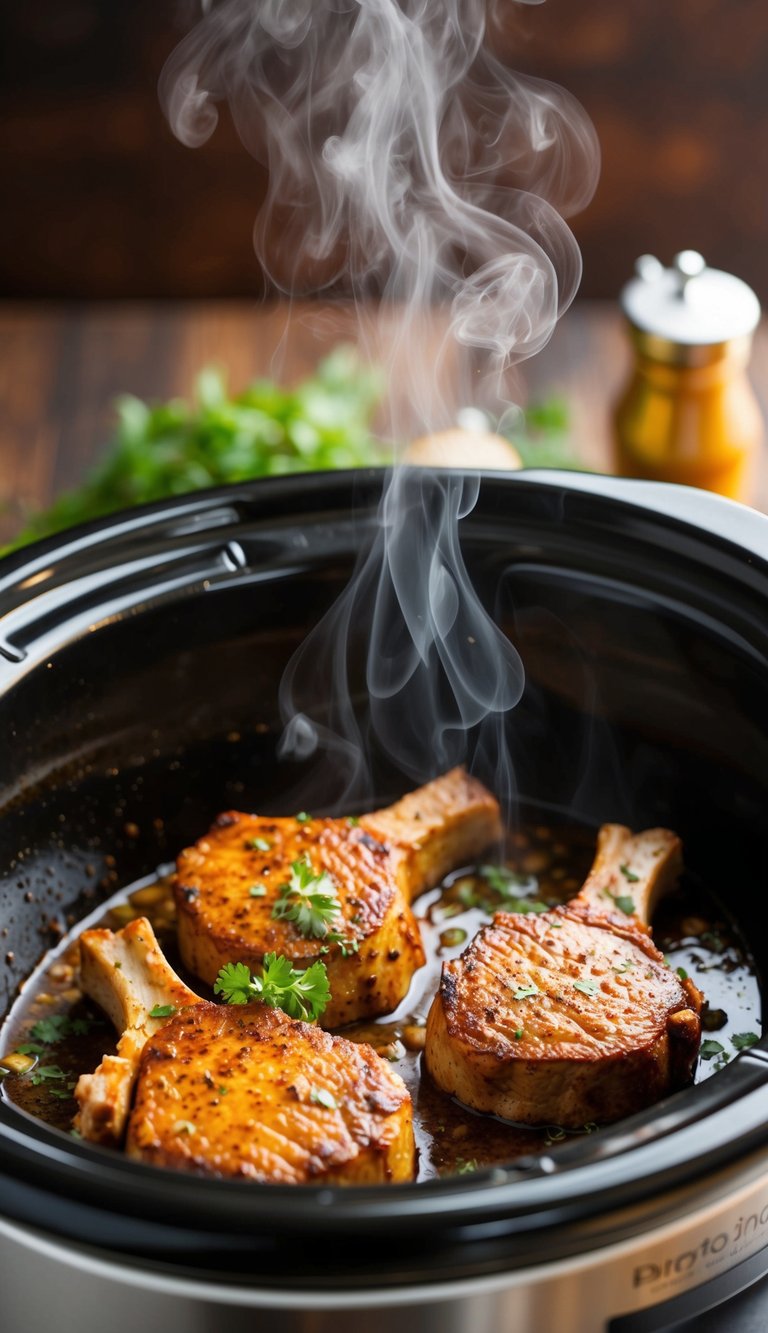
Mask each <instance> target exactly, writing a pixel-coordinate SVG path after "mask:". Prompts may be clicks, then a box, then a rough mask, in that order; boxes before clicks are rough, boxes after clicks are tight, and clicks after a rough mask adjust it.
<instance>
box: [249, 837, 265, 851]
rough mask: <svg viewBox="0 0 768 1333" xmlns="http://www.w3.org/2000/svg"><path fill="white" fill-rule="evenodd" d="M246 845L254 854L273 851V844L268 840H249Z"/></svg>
mask: <svg viewBox="0 0 768 1333" xmlns="http://www.w3.org/2000/svg"><path fill="white" fill-rule="evenodd" d="M245 845H246V847H247V848H248V850H249V851H252V852H271V851H272V843H271V842H269V841H268V839H267V838H249V839H248V841H247V843H246V844H245Z"/></svg>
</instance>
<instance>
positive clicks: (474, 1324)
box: [0, 1152, 768, 1333]
mask: <svg viewBox="0 0 768 1333" xmlns="http://www.w3.org/2000/svg"><path fill="white" fill-rule="evenodd" d="M667 1204H668V1215H669V1220H668V1221H667V1222H666V1223H665V1224H664V1225H663V1226H660V1227H657V1228H655V1229H654V1230H653V1231H652V1232H651V1233H649V1234H647V1235H639V1236H633V1237H632V1238H631V1239H630V1240H626V1241H624V1242H622V1243H621V1244H617V1245H613V1246H607V1247H604V1248H602V1249H598V1250H593V1251H591V1252H590V1251H588V1252H586V1253H584V1254H580V1255H576V1256H572V1257H571V1258H569V1259H568V1260H566V1261H564V1262H562V1263H549V1264H546V1263H545V1264H541V1265H538V1266H536V1267H535V1268H529V1269H526V1270H521V1271H518V1272H515V1273H510V1274H508V1275H506V1276H497V1277H493V1278H485V1279H481V1280H475V1281H470V1282H457V1283H440V1284H435V1285H434V1286H431V1285H429V1284H424V1285H422V1286H420V1287H418V1288H408V1287H381V1288H378V1289H373V1288H372V1289H371V1290H370V1291H368V1292H366V1293H365V1295H364V1296H363V1295H361V1294H360V1293H345V1292H329V1291H270V1290H265V1289H261V1290H259V1289H258V1288H249V1287H244V1286H236V1285H228V1284H227V1283H225V1282H222V1283H221V1284H219V1283H216V1284H214V1283H212V1282H199V1281H196V1280H195V1279H194V1277H193V1276H192V1275H185V1276H183V1277H180V1276H175V1275H171V1274H169V1273H166V1272H163V1271H162V1270H161V1269H160V1268H159V1267H158V1269H157V1270H156V1271H153V1270H152V1269H151V1268H150V1269H148V1268H147V1267H146V1266H145V1265H142V1266H140V1267H139V1266H131V1265H130V1264H127V1263H126V1262H125V1261H124V1260H123V1259H121V1258H120V1257H119V1256H117V1255H109V1254H106V1253H98V1252H96V1251H95V1250H92V1249H87V1248H85V1247H82V1246H75V1245H66V1244H62V1243H61V1242H60V1241H57V1240H56V1239H52V1238H50V1237H47V1236H46V1235H45V1234H44V1233H42V1232H36V1231H34V1230H31V1229H30V1228H27V1227H19V1226H17V1225H14V1224H13V1223H8V1222H4V1221H3V1220H2V1219H0V1255H1V1256H2V1267H1V1268H0V1274H1V1278H0V1291H2V1313H3V1325H2V1326H3V1328H4V1329H5V1330H7V1331H8V1333H21V1330H29V1329H32V1330H34V1329H37V1328H44V1327H48V1326H50V1321H51V1313H52V1308H53V1306H52V1298H53V1297H54V1294H55V1308H56V1309H59V1310H65V1311H66V1317H67V1325H66V1326H67V1328H72V1329H75V1328H76V1329H77V1330H78V1333H103V1329H104V1326H105V1323H106V1325H107V1326H108V1327H109V1329H110V1333H137V1329H142V1328H144V1329H150V1330H152V1329H155V1328H157V1329H161V1328H168V1329H173V1333H220V1331H221V1330H222V1329H223V1328H226V1330H227V1333H241V1331H242V1333H245V1330H256V1329H264V1330H265V1331H266V1330H269V1333H360V1329H361V1327H362V1328H364V1329H365V1333H392V1330H393V1329H397V1331H398V1333H432V1330H434V1333H545V1330H547V1331H548V1330H552V1331H553V1333H554V1330H557V1333H634V1330H637V1333H652V1330H653V1331H655V1330H662V1329H665V1328H667V1327H669V1325H670V1324H671V1323H672V1322H677V1321H678V1320H680V1319H683V1318H691V1317H693V1316H695V1315H697V1314H700V1313H702V1312H703V1311H705V1310H707V1309H710V1308H711V1307H712V1306H714V1305H717V1304H718V1303H719V1302H720V1301H722V1300H724V1299H727V1297H728V1296H729V1295H732V1294H735V1293H736V1292H737V1291H739V1290H741V1289H742V1288H743V1287H744V1286H746V1285H747V1284H748V1283H750V1282H752V1281H755V1280H756V1279H757V1278H758V1277H760V1276H762V1275H763V1274H764V1273H766V1272H768V1166H767V1165H766V1160H765V1154H764V1153H763V1152H759V1153H755V1154H753V1155H752V1157H751V1158H750V1159H749V1160H748V1161H747V1162H743V1163H741V1164H740V1165H739V1167H738V1168H737V1169H731V1170H727V1171H723V1172H721V1173H720V1174H719V1176H717V1177H715V1178H713V1179H711V1180H710V1181H708V1182H707V1185H706V1188H705V1189H704V1190H702V1191H701V1193H700V1197H699V1198H698V1199H697V1200H696V1201H695V1203H694V1202H693V1201H692V1200H691V1198H690V1196H689V1193H688V1192H687V1191H680V1192H679V1193H678V1194H676V1195H673V1196H671V1197H670V1198H669V1200H668V1201H667ZM626 1225H627V1218H626V1216H624V1217H622V1218H620V1219H617V1226H618V1227H619V1228H621V1227H625V1226H626ZM584 1243H585V1246H586V1245H588V1244H589V1231H588V1228H585V1235H584ZM298 1244H299V1245H300V1242H298ZM761 1252H762V1253H761ZM756 1257H757V1262H754V1260H755V1258H756ZM750 1259H752V1260H753V1262H752V1263H751V1264H749V1263H748V1261H749V1260H750ZM299 1261H300V1260H299V1255H298V1253H297V1262H299ZM725 1277H727V1278H728V1279H730V1280H729V1281H724V1278H725ZM638 1312H642V1313H639V1314H638ZM724 1327H725V1325H724Z"/></svg>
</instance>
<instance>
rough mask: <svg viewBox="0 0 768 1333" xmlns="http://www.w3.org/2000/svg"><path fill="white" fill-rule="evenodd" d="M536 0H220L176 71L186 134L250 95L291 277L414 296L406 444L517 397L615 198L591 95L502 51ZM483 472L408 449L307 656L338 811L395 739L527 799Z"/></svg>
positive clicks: (388, 297) (403, 350)
mask: <svg viewBox="0 0 768 1333" xmlns="http://www.w3.org/2000/svg"><path fill="white" fill-rule="evenodd" d="M520 3H532V4H535V3H538V0H498V3H496V4H490V3H488V2H487V0H220V3H216V2H215V0H213V2H212V3H209V4H206V5H205V12H204V15H203V17H202V19H201V21H200V22H199V23H198V25H197V27H196V28H194V29H193V31H192V32H190V33H189V35H188V36H187V37H186V38H185V39H184V40H183V41H182V42H181V44H180V45H179V47H178V48H177V49H176V51H175V52H174V53H173V55H172V56H171V58H170V60H169V61H168V63H167V65H166V68H165V70H164V71H163V75H162V79H161V96H162V99H163V102H164V105H165V108H166V111H167V114H168V117H169V120H170V123H171V125H172V127H173V129H174V131H175V133H176V134H177V135H178V137H179V138H180V139H181V140H182V141H183V142H184V143H186V144H188V145H190V146H196V145H199V144H202V143H203V142H204V141H205V140H206V139H208V137H209V136H210V135H211V134H212V133H213V131H214V129H215V127H216V124H217V120H218V114H219V113H218V104H219V103H221V102H224V101H226V102H227V103H228V104H229V108H230V111H231V114H232V117H233V119H234V123H235V125H236V127H237V130H238V132H239V134H240V136H241V138H242V141H243V143H244V144H245V146H246V147H247V148H248V149H249V151H250V152H251V153H252V154H253V155H254V157H256V158H257V159H258V160H259V161H261V162H263V163H264V164H265V165H266V166H267V167H268V172H269V184H268V192H267V197H266V200H265V203H264V206H263V208H262V210H261V213H260V215H259V218H258V220H257V223H256V229H255V242H256V249H257V253H258V255H259V258H260V260H261V263H262V265H263V267H264V270H265V272H266V273H267V275H268V276H269V278H270V279H271V281H272V282H273V283H274V285H275V286H276V287H277V288H278V289H279V290H281V291H283V292H286V293H288V294H290V295H297V294H306V293H307V292H308V291H313V292H318V291H324V292H327V293H328V294H331V295H333V296H346V297H348V298H351V299H352V300H354V302H355V303H356V306H357V310H358V314H359V323H360V339H361V345H362V346H363V347H366V346H369V347H372V345H373V344H372V334H371V324H370V318H371V311H372V310H373V309H374V304H373V303H375V310H376V320H377V321H378V322H379V323H380V322H381V319H382V309H385V310H389V312H391V313H390V316H389V322H390V324H391V326H392V327H393V328H394V329H395V330H396V332H395V336H394V338H393V340H392V346H391V351H390V356H389V367H388V369H389V377H390V384H391V386H392V394H391V398H392V402H393V403H394V404H396V408H395V409H393V411H392V413H391V414H390V415H391V428H392V431H393V433H394V435H395V436H396V437H397V438H399V439H401V440H406V439H408V438H409V437H411V436H413V435H415V434H421V433H424V432H428V431H434V430H436V429H440V428H443V427H446V426H448V425H452V424H454V423H455V419H456V413H457V410H458V409H459V408H460V407H462V406H467V405H470V404H471V405H476V406H482V407H483V408H484V409H486V410H487V411H490V412H491V414H492V415H493V416H495V417H496V418H497V419H498V418H501V417H502V416H503V415H504V413H505V412H506V411H508V410H510V407H511V404H510V403H509V402H508V387H507V386H508V379H509V377H508V371H509V368H510V366H512V365H513V364H514V363H515V362H517V361H520V360H522V359H523V358H525V357H528V356H531V355H533V354H534V353H535V352H537V351H539V349H540V348H541V347H542V346H543V345H544V344H545V343H546V341H547V340H548V338H549V337H550V335H551V333H552V330H553V328H554V325H555V322H556V320H557V318H558V316H559V315H560V314H561V313H562V311H563V310H564V309H566V308H567V306H568V305H569V303H570V302H571V300H572V299H573V296H574V294H575V291H576V288H577V286H578V282H579V278H580V275H581V262H580V256H579V251H578V248H577V246H576V243H575V241H574V238H573V236H572V234H571V232H570V230H569V228H568V227H567V225H566V223H565V222H564V220H563V219H564V217H566V216H568V215H569V214H571V213H572V212H574V211H577V210H578V209H580V208H582V207H583V206H584V205H585V204H586V203H587V202H588V201H589V199H590V197H591V195H592V192H593V189H594V186H595V183H596V178H597V171H598V162H599V153H598V148H597V143H596V139H595V136H594V132H593V130H592V127H591V125H590V123H589V121H588V119H587V118H586V116H585V113H584V112H583V110H582V109H581V107H580V106H579V105H578V104H577V103H576V102H575V101H574V99H573V98H572V97H570V96H569V94H567V93H566V92H564V91H563V90H562V89H560V88H557V87H555V86H554V85H552V84H551V83H547V82H544V81H541V80H536V79H533V78H531V77H528V76H522V75H519V74H513V73H511V72H510V71H509V70H508V69H507V68H506V67H505V65H503V64H502V63H501V61H500V60H499V59H498V58H497V56H496V55H495V54H494V51H493V37H494V33H495V32H496V30H497V28H498V26H499V25H500V23H501V20H502V16H503V17H504V21H505V22H508V21H509V18H510V15H511V13H512V11H513V7H514V6H515V5H518V4H520ZM435 312H439V315H440V318H441V320H443V325H442V327H443V328H444V336H443V337H442V339H441V343H440V346H439V348H438V350H437V352H436V350H435V344H434V339H430V338H428V337H425V333H424V330H425V321H427V320H428V319H429V318H430V317H433V316H434V313H435ZM370 354H371V355H373V352H372V351H371V353H370ZM478 486H479V481H478V478H477V477H472V476H462V475H459V474H455V475H454V474H448V475H445V474H440V475H437V474H431V473H428V472H422V471H420V470H416V469H411V468H407V467H395V468H394V470H393V471H392V472H391V474H390V475H389V477H388V479H387V482H386V484H385V487H384V495H383V499H382V502H381V506H380V511H379V521H378V525H377V530H376V535H375V538H374V540H373V543H372V544H371V545H370V547H369V549H368V551H367V553H366V554H365V556H364V557H363V558H362V560H361V562H360V564H359V567H358V569H357V571H356V573H355V575H354V577H353V579H352V581H351V582H350V584H349V586H348V587H347V589H346V590H345V592H344V593H343V595H342V596H341V598H340V599H339V601H338V602H337V603H336V605H335V606H333V607H332V609H331V610H330V612H329V613H328V614H327V616H326V617H325V618H324V619H323V620H322V621H321V622H320V624H318V625H317V626H316V627H315V628H314V629H313V630H312V631H311V632H310V634H309V636H308V638H307V640H306V641H305V643H304V645H303V646H302V648H301V649H300V650H299V652H298V653H297V654H296V656H295V657H294V659H293V661H292V662H291V663H290V665H289V667H288V670H287V672H286V674H285V677H284V679H283V682H282V687H281V699H280V704H281V710H282V715H283V720H284V723H285V731H284V735H283V740H282V751H283V753H284V754H292V755H293V756H295V757H296V758H299V759H304V760H308V759H310V758H311V757H314V758H315V759H319V758H320V757H321V756H323V755H327V754H328V752H329V751H331V752H334V753H335V755H336V762H334V763H332V764H326V763H324V764H321V765H319V766H318V765H317V764H313V765H312V766H311V767H312V768H314V769H315V770H316V771H320V769H322V773H323V776H322V778H321V779H320V781H319V782H318V784H317V788H316V791H315V799H316V800H321V801H322V804H323V806H324V807H325V808H333V807H335V808H341V807H343V805H344V804H345V803H346V804H348V803H349V802H352V801H356V802H363V801H365V799H366V798H367V796H368V795H369V794H370V793H369V790H368V788H369V785H370V773H369V762H368V760H369V755H370V753H371V746H372V744H373V743H374V742H375V744H376V745H378V746H379V747H380V749H382V750H383V751H384V753H385V754H386V755H388V756H389V757H390V759H391V760H393V761H394V763H395V764H396V766H397V767H398V768H399V769H400V770H401V771H402V772H404V773H406V774H408V776H409V777H411V778H413V779H416V780H417V781H422V780H425V779H427V778H429V777H431V776H434V775H435V774H436V773H438V772H440V771H441V770H443V769H445V768H448V767H450V766H451V765H452V764H455V763H457V762H462V761H464V762H470V763H471V764H474V766H475V767H476V768H478V767H479V768H481V769H482V770H483V772H482V775H483V776H485V777H486V778H488V779H489V780H491V781H493V783H494V786H495V787H496V790H497V791H498V792H499V793H500V794H502V795H506V796H507V798H509V797H510V796H511V792H512V788H513V774H512V771H511V765H510V763H509V758H508V753H507V747H506V744H505V727H504V719H505V716H506V715H507V714H508V713H509V710H510V709H512V708H513V707H514V705H515V703H516V702H517V700H518V699H519V697H520V694H521V692H522V688H523V683H524V676H523V669H522V664H521V662H520V659H519V657H518V655H517V653H516V651H515V649H514V647H513V646H512V645H511V644H510V643H509V641H508V640H507V639H506V637H505V636H504V635H503V634H502V633H501V631H500V630H499V629H498V628H497V626H496V625H495V623H494V621H493V619H492V617H491V616H490V615H489V614H488V612H487V611H486V609H485V608H484V607H483V605H482V604H481V602H480V599H479V598H478V596H477V594H476V593H475V591H474V589H473V587H472V585H471V583H470V580H469V578H468V575H467V571H466V568H465V565H464V561H463V558H462V554H461V548H460V543H459V523H460V520H461V518H462V517H463V516H465V515H466V514H467V513H468V512H469V511H470V510H471V509H472V507H473V506H474V504H475V501H476V498H477V492H478ZM361 640H362V641H364V642H365V649H366V651H365V661H366V663H367V666H366V671H365V680H364V682H362V694H363V695H364V697H365V698H366V708H365V709H363V710H362V711H361V709H360V708H359V707H356V706H355V704H354V701H353V695H354V693H355V683H354V682H352V681H351V680H350V662H351V661H352V660H353V659H356V658H357V656H358V655H359V654H358V649H359V645H360V642H361ZM334 782H335V783H336V786H335V787H333V786H332V784H333V783H334Z"/></svg>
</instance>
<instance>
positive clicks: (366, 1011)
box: [174, 769, 501, 1028]
mask: <svg viewBox="0 0 768 1333" xmlns="http://www.w3.org/2000/svg"><path fill="white" fill-rule="evenodd" d="M500 834H501V825H500V819H499V807H498V803H497V802H496V801H495V799H494V798H493V797H492V796H491V795H490V794H489V793H488V792H487V791H486V790H485V788H484V787H482V785H481V784H480V783H479V782H476V781H475V780H474V779H473V778H470V777H468V775H467V774H466V773H465V772H464V770H463V769H455V770H453V771H452V772H451V773H448V774H446V775H445V776H444V777H442V778H438V779H437V780H436V781H435V782H431V783H429V784H428V785H427V786H426V787H423V788H421V789H420V790H419V791H416V792H412V793H410V794H409V795H408V796H406V797H404V798H403V800H401V801H398V802H397V804H396V805H394V806H391V807H389V808H388V809H386V810H381V811H378V812H376V813H374V814H371V815H363V816H361V817H360V819H359V820H358V819H354V818H352V819H320V818H317V819H314V818H310V817H309V816H307V815H298V816H296V817H294V818H267V817H262V816H257V815H247V814H242V813H239V812H237V811H233V812H230V813H227V814H223V815H220V816H219V818H218V819H217V820H216V822H215V824H214V826H213V828H212V829H211V831H210V833H208V834H206V836H205V837H204V838H201V839H200V840H199V841H198V842H196V843H195V844H194V846H192V847H189V848H187V849H186V850H185V851H183V852H182V853H181V855H180V856H179V858H178V861H177V872H176V877H175V883H174V897H175V900H176V909H177V922H178V938H179V949H180V952H181V956H182V959H183V961H184V964H185V966H186V967H188V968H189V969H190V971H191V972H193V973H194V974H195V975H196V976H198V977H201V978H202V980H203V981H206V982H208V983H209V984H210V983H212V982H213V981H214V980H215V978H216V976H217V975H218V973H219V971H220V969H221V968H222V967H223V966H224V964H225V963H228V962H232V961H238V962H244V963H246V964H247V965H248V966H249V967H251V968H256V967H258V965H259V964H260V963H261V961H262V959H263V957H264V955H265V954H267V953H269V952H274V953H278V954H283V955H284V956H285V957H286V958H289V959H290V961H291V963H292V964H293V965H294V966H296V967H301V968H305V967H308V966H310V965H311V964H312V963H313V962H314V961H316V960H317V959H318V958H322V959H323V961H324V962H325V964H326V967H327V969H328V981H329V984H330V987H331V995H332V999H331V1002H330V1004H329V1005H328V1007H327V1009H326V1011H325V1013H324V1014H323V1017H322V1024H323V1026H324V1027H328V1028H335V1027H339V1026H341V1025H342V1024H345V1023H351V1022H355V1021H358V1020H360V1019H364V1018H372V1017H375V1016H377V1015H379V1014H385V1013H389V1012H391V1011H392V1010H393V1009H395V1008H396V1007H397V1005H398V1004H399V1002H400V1000H401V999H402V998H403V996H404V995H405V993H406V991H407V990H408V987H409V985H410V982H411V977H412V976H413V973H414V972H415V971H416V969H417V968H419V967H421V966H422V965H423V963H424V950H423V948H422V943H421V936H420V933H419V928H418V925H417V924H416V920H415V918H414V916H413V913H412V912H411V909H410V900H411V898H412V897H414V896H415V895H416V894H417V893H420V892H421V891H422V890H423V889H426V888H428V887H430V886H431V885H432V884H435V883H438V882H439V881H440V880H441V879H442V878H443V876H444V875H445V874H446V873H447V871H448V870H449V869H450V868H451V867H453V866H457V865H461V864H463V863H465V862H467V861H471V860H472V859H473V858H474V857H475V856H477V855H478V854H479V853H480V852H482V851H483V850H485V848H486V847H487V846H488V845H489V844H490V843H491V842H493V841H494V840H495V839H497V838H499V837H500ZM313 898H314V899H315V900H316V902H317V904H318V905H317V906H315V907H313V903H312V901H311V899H313ZM320 898H322V899H323V900H324V904H323V903H320V902H319V900H320ZM334 904H335V907H334Z"/></svg>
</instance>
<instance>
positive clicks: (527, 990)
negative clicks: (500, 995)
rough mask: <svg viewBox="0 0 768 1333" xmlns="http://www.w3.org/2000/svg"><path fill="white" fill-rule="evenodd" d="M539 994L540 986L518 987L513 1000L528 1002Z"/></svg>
mask: <svg viewBox="0 0 768 1333" xmlns="http://www.w3.org/2000/svg"><path fill="white" fill-rule="evenodd" d="M538 993H539V988H538V986H518V988H517V990H516V991H514V992H513V994H512V999H513V1000H527V999H529V997H530V996H531V995H538Z"/></svg>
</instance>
